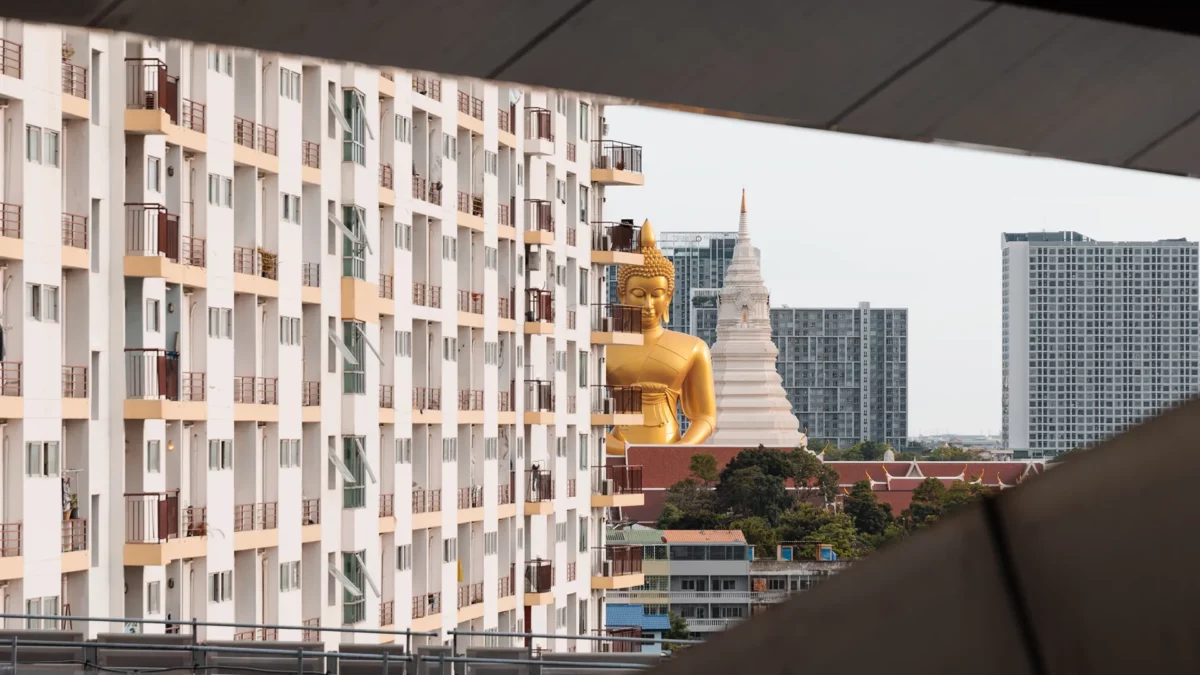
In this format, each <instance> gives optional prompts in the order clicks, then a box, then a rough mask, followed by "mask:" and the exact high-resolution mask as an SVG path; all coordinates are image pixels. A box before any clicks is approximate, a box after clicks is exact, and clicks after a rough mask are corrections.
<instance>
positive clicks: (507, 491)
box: [496, 473, 516, 505]
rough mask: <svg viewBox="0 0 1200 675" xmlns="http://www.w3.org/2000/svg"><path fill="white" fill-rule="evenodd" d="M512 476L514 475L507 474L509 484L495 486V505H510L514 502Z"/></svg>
mask: <svg viewBox="0 0 1200 675" xmlns="http://www.w3.org/2000/svg"><path fill="white" fill-rule="evenodd" d="M513 475H514V474H512V473H510V474H509V482H508V483H501V484H500V485H497V486H496V488H497V489H496V503H497V504H499V505H504V504H512V503H514V502H515V501H516V500H515V499H513V492H515V490H513V487H514V486H513V484H512V476H513Z"/></svg>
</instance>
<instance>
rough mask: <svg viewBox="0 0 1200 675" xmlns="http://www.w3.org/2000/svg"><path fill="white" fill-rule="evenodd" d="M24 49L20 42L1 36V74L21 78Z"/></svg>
mask: <svg viewBox="0 0 1200 675" xmlns="http://www.w3.org/2000/svg"><path fill="white" fill-rule="evenodd" d="M23 51H24V48H23V47H22V46H21V44H20V43H18V42H13V41H12V40H5V39H3V38H0V75H7V76H9V77H15V78H17V79H18V80H19V79H21V67H22V65H23V64H22V57H23V54H22V52H23Z"/></svg>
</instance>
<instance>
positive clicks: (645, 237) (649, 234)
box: [642, 219, 658, 251]
mask: <svg viewBox="0 0 1200 675" xmlns="http://www.w3.org/2000/svg"><path fill="white" fill-rule="evenodd" d="M648 248H652V249H656V250H657V249H658V239H657V238H656V237H655V236H654V228H653V227H651V226H650V220H649V219H647V220H645V221H644V222H642V250H643V251H644V250H645V249H648Z"/></svg>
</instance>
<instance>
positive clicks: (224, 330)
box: [208, 307, 233, 340]
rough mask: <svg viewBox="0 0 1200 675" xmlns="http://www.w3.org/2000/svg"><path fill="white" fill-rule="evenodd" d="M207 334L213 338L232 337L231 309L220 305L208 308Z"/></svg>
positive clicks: (227, 338) (228, 338) (226, 338)
mask: <svg viewBox="0 0 1200 675" xmlns="http://www.w3.org/2000/svg"><path fill="white" fill-rule="evenodd" d="M208 336H209V337H210V338H214V339H225V340H230V339H232V338H233V310H232V309H222V308H220V307H209V308H208Z"/></svg>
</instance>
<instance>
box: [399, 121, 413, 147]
mask: <svg viewBox="0 0 1200 675" xmlns="http://www.w3.org/2000/svg"><path fill="white" fill-rule="evenodd" d="M396 141H397V142H400V143H412V120H411V119H409V118H408V117H405V116H404V115H396Z"/></svg>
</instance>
